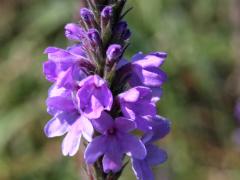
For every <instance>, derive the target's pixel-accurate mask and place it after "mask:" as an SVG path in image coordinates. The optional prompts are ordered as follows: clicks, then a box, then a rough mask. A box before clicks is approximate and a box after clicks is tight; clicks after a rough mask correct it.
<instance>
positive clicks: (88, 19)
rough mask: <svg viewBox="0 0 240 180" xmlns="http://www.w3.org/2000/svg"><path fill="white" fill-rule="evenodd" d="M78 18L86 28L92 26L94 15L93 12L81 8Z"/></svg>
mask: <svg viewBox="0 0 240 180" xmlns="http://www.w3.org/2000/svg"><path fill="white" fill-rule="evenodd" d="M80 16H81V18H82V20H83V21H84V22H85V23H86V24H87V25H88V26H90V27H91V26H92V24H94V14H93V12H92V11H91V10H90V9H88V8H81V9H80Z"/></svg>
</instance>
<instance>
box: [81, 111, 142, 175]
mask: <svg viewBox="0 0 240 180" xmlns="http://www.w3.org/2000/svg"><path fill="white" fill-rule="evenodd" d="M92 122H93V125H94V128H95V129H96V130H97V131H98V132H99V133H100V134H101V135H100V136H97V137H95V138H94V139H93V141H92V142H91V143H90V144H89V145H88V146H87V148H86V151H85V155H84V157H85V160H86V162H87V163H88V164H93V163H94V162H95V161H96V160H97V159H98V158H99V157H100V156H103V160H102V162H103V169H104V172H105V173H109V172H110V171H113V172H118V171H119V170H120V169H121V168H122V160H123V155H124V154H125V153H127V154H129V155H131V156H132V157H134V158H136V159H144V158H145V156H146V149H145V147H144V145H143V143H142V142H141V140H140V139H138V138H136V137H135V136H133V135H131V134H129V132H130V131H132V130H134V129H135V128H136V127H135V123H134V122H133V121H130V120H128V119H126V118H124V117H118V118H116V119H115V121H113V119H112V117H111V116H110V115H108V114H107V113H105V112H103V113H102V115H101V117H100V118H99V119H95V120H93V121H92Z"/></svg>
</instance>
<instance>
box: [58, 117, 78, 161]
mask: <svg viewBox="0 0 240 180" xmlns="http://www.w3.org/2000/svg"><path fill="white" fill-rule="evenodd" d="M81 136H82V117H79V118H78V119H77V120H76V121H75V122H74V123H73V124H72V126H71V127H70V129H69V131H68V133H67V135H66V136H65V138H64V139H63V142H62V153H63V155H64V156H74V155H75V154H76V153H77V151H78V149H79V146H80V141H81Z"/></svg>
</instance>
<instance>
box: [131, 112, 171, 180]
mask: <svg viewBox="0 0 240 180" xmlns="http://www.w3.org/2000/svg"><path fill="white" fill-rule="evenodd" d="M169 131H170V122H169V121H168V120H167V119H165V118H162V117H160V116H157V117H156V118H155V119H154V125H153V129H152V131H149V132H148V133H147V135H146V134H145V135H144V137H143V138H142V141H143V142H144V144H145V147H146V150H147V156H146V157H145V158H144V159H141V160H139V159H136V158H132V168H133V171H134V173H135V175H136V176H137V179H139V180H154V175H153V173H152V169H151V168H152V166H156V165H159V164H162V163H164V162H165V161H166V160H167V153H166V152H165V151H164V150H162V149H160V148H158V147H157V146H156V145H154V144H152V143H153V142H154V141H156V140H158V139H162V138H163V137H165V136H166V135H167V134H168V133H169Z"/></svg>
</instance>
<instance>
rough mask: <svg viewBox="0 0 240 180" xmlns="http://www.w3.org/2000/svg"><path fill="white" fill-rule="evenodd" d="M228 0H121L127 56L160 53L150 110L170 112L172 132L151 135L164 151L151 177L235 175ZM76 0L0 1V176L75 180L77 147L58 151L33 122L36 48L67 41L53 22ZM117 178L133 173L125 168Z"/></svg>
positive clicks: (39, 86) (40, 117) (71, 16)
mask: <svg viewBox="0 0 240 180" xmlns="http://www.w3.org/2000/svg"><path fill="white" fill-rule="evenodd" d="M231 1H232V0H194V1H189V0H148V1H146V0H129V3H128V6H129V7H130V6H133V7H134V9H133V10H132V11H131V12H130V13H129V14H128V16H127V19H128V21H129V25H130V27H131V29H132V34H133V36H132V39H131V46H130V47H129V49H128V51H127V52H128V57H130V56H131V55H132V54H133V53H135V52H136V51H139V50H141V51H143V52H148V51H152V50H156V51H157V50H163V51H167V52H168V53H169V57H168V59H167V61H166V64H165V65H164V70H165V71H166V72H167V73H168V75H169V81H168V82H167V84H166V85H165V86H164V96H163V98H162V100H161V101H160V102H159V113H160V114H161V115H163V116H165V117H168V118H169V119H171V120H172V132H171V134H170V135H169V136H168V137H167V138H166V139H164V140H163V141H162V142H159V145H161V146H162V147H163V148H165V149H167V151H168V154H169V160H168V161H167V163H165V164H164V165H161V166H160V167H157V168H156V169H154V170H155V174H156V179H157V180H160V179H161V180H164V179H170V180H193V179H194V180H205V179H207V180H216V179H218V180H226V179H227V180H237V179H240V148H239V146H238V145H236V144H234V143H233V142H232V133H233V131H234V130H235V128H236V123H235V121H234V117H233V106H234V102H235V98H236V95H235V94H236V93H235V91H234V87H236V84H237V83H238V82H237V81H235V82H231V79H235V80H237V78H231V76H232V72H233V68H234V65H235V61H234V57H235V56H234V52H233V50H232V46H231V41H232V38H233V37H232V32H233V30H232V28H231V27H233V25H232V22H231V21H230V20H229V14H230V11H231V9H230V2H231ZM79 2H80V1H78V0H41V1H39V0H1V1H0V12H1V17H0V46H1V47H0V179H1V180H2V179H3V180H4V179H6V180H10V179H11V180H15V179H16V180H35V179H36V180H45V179H53V180H68V179H69V180H75V179H79V177H80V174H82V173H83V172H82V171H81V169H82V159H81V158H82V157H81V154H82V152H81V151H80V152H79V154H78V155H77V156H75V157H73V158H67V157H63V156H62V155H61V149H60V146H61V144H60V143H61V138H59V139H58V140H56V139H52V140H49V139H47V138H46V137H45V136H44V134H43V131H42V129H43V126H44V124H45V123H46V122H47V120H49V118H50V116H48V115H47V113H46V110H45V105H44V104H45V103H44V99H45V98H46V96H47V89H48V87H49V85H50V84H49V83H47V81H46V80H45V79H44V77H43V75H42V72H41V71H42V67H41V63H42V62H43V61H44V60H45V59H46V56H45V55H43V54H42V52H43V50H44V48H45V47H47V46H49V45H56V46H60V47H64V46H65V45H66V44H67V41H66V39H65V38H64V35H63V34H64V33H63V32H64V31H63V27H64V24H66V23H67V22H71V21H77V19H78V8H79V4H80V3H79ZM239 21H240V19H239ZM129 168H130V167H129ZM129 168H127V169H129ZM83 179H84V178H83ZM122 179H123V180H124V179H127V180H128V179H134V176H133V175H132V174H131V173H130V171H128V170H127V171H126V172H125V173H124V175H123V177H122Z"/></svg>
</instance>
